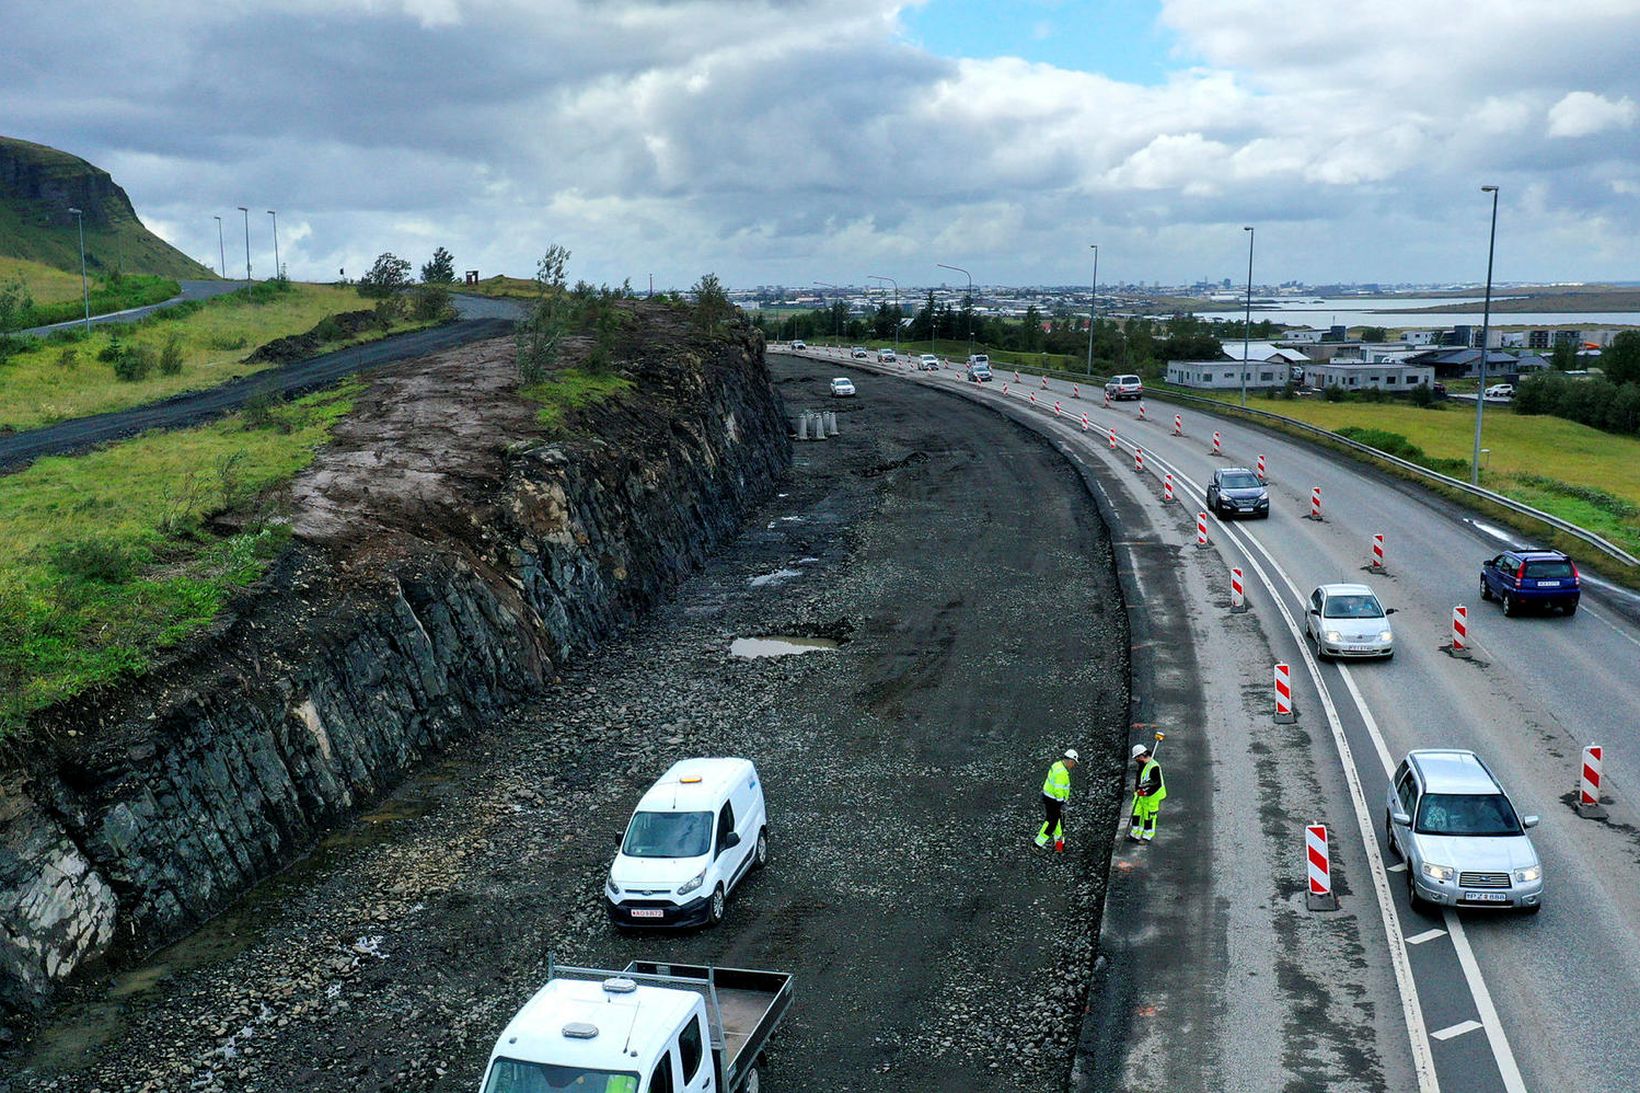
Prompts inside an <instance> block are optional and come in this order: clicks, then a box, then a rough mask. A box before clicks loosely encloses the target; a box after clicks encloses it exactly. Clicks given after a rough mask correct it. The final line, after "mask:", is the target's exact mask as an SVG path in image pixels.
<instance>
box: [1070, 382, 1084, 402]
mask: <svg viewBox="0 0 1640 1093" xmlns="http://www.w3.org/2000/svg"><path fill="white" fill-rule="evenodd" d="M1081 397H1082V385H1081V384H1080V383H1073V384H1071V398H1074V399H1080V398H1081Z"/></svg>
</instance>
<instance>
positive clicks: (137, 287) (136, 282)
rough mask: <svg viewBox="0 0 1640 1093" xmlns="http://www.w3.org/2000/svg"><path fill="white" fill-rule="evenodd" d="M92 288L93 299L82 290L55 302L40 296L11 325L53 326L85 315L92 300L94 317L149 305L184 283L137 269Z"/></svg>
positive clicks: (173, 293) (174, 292)
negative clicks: (150, 274)
mask: <svg viewBox="0 0 1640 1093" xmlns="http://www.w3.org/2000/svg"><path fill="white" fill-rule="evenodd" d="M0 280H3V278H0ZM90 290H91V293H90V300H89V301H87V300H86V298H85V297H84V296H82V295H80V294H79V293H78V292H76V293H75V294H74V296H73V297H72V298H71V299H68V300H58V301H56V302H54V303H47V302H43V301H41V300H40V299H38V298H36V299H35V301H34V306H33V307H31V308H28V309H27V310H25V311H22V312H21V313H20V314H19V315H18V316H17V317H16V319H15V320H14V321H13V322H12V323H11V324H10V329H12V330H27V329H28V328H29V327H32V326H51V325H52V324H53V323H63V322H68V321H69V320H71V319H78V318H82V317H83V316H84V315H85V309H86V306H87V304H88V302H89V306H90V308H91V314H92V316H93V317H96V316H98V315H107V314H110V313H112V312H115V311H125V310H127V309H128V308H133V307H147V306H148V305H149V304H157V303H160V302H161V301H163V300H169V299H171V298H172V297H173V296H176V295H177V294H179V293H180V292H181V291H182V286H181V285H179V284H177V283H176V282H175V281H173V280H171V279H170V278H169V277H152V276H149V275H148V274H142V273H137V274H131V275H128V276H125V277H119V278H112V279H107V280H98V281H95V282H93V283H92V284H91V286H90Z"/></svg>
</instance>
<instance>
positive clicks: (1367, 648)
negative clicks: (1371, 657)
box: [1344, 645, 1372, 653]
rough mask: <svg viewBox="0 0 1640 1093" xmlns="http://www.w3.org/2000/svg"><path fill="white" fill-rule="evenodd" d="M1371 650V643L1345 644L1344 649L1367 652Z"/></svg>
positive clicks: (1347, 651) (1351, 651) (1353, 651)
mask: <svg viewBox="0 0 1640 1093" xmlns="http://www.w3.org/2000/svg"><path fill="white" fill-rule="evenodd" d="M1371 650H1372V646H1370V645H1346V646H1344V651H1345V652H1346V653H1366V652H1370V651H1371Z"/></svg>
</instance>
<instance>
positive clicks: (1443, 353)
mask: <svg viewBox="0 0 1640 1093" xmlns="http://www.w3.org/2000/svg"><path fill="white" fill-rule="evenodd" d="M1480 361H1481V351H1480V350H1479V349H1463V348H1447V349H1429V350H1425V351H1424V352H1422V353H1414V354H1413V355H1412V356H1410V357H1408V358H1407V360H1406V363H1408V364H1417V365H1429V366H1430V367H1431V368H1433V369H1435V378H1436V379H1442V380H1447V379H1471V378H1474V377H1475V376H1476V375H1477V374H1478V370H1479V367H1480ZM1547 367H1549V362H1548V361H1546V360H1544V359H1543V358H1542V357H1540V356H1538V355H1537V354H1535V353H1522V354H1520V355H1519V356H1517V355H1515V354H1514V353H1505V352H1503V351H1502V350H1497V349H1492V350H1488V351H1487V354H1486V374H1487V376H1488V377H1492V376H1499V377H1501V376H1510V375H1519V374H1521V373H1522V372H1538V371H1542V370H1543V369H1545V368H1547Z"/></svg>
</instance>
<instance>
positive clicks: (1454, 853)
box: [1384, 749, 1543, 914]
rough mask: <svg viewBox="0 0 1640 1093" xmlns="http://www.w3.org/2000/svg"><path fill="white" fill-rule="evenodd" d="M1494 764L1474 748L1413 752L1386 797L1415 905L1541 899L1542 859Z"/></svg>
mask: <svg viewBox="0 0 1640 1093" xmlns="http://www.w3.org/2000/svg"><path fill="white" fill-rule="evenodd" d="M1537 822H1538V818H1537V817H1536V816H1520V815H1518V814H1517V813H1516V812H1515V806H1514V804H1513V803H1511V802H1510V800H1509V795H1508V794H1507V793H1505V792H1504V791H1503V787H1502V786H1500V785H1499V784H1498V780H1497V779H1496V778H1495V777H1493V775H1492V771H1491V769H1490V768H1488V767H1487V765H1486V764H1485V763H1483V762H1481V760H1480V757H1479V756H1477V755H1476V754H1475V753H1474V752H1472V751H1457V750H1447V749H1429V750H1422V751H1414V752H1408V753H1407V757H1406V758H1405V759H1403V760H1401V765H1400V766H1398V767H1396V768H1395V776H1394V777H1393V778H1392V779H1390V786H1389V792H1388V794H1387V796H1386V798H1385V802H1384V828H1385V831H1386V834H1387V835H1388V837H1389V845H1390V849H1391V850H1393V851H1395V852H1396V853H1397V854H1399V855H1400V856H1401V857H1402V858H1403V859H1405V861H1406V863H1407V891H1408V893H1409V895H1410V896H1411V900H1412V908H1413V910H1419V909H1421V908H1422V907H1423V906H1424V905H1425V904H1438V905H1440V906H1443V907H1514V908H1518V909H1519V910H1521V911H1524V912H1525V913H1527V914H1536V913H1537V912H1538V910H1539V909H1540V908H1541V907H1542V906H1543V864H1542V862H1540V861H1539V860H1538V856H1537V851H1536V850H1535V849H1534V848H1533V847H1532V840H1531V839H1529V838H1527V836H1526V829H1527V828H1531V827H1536V826H1537Z"/></svg>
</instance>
